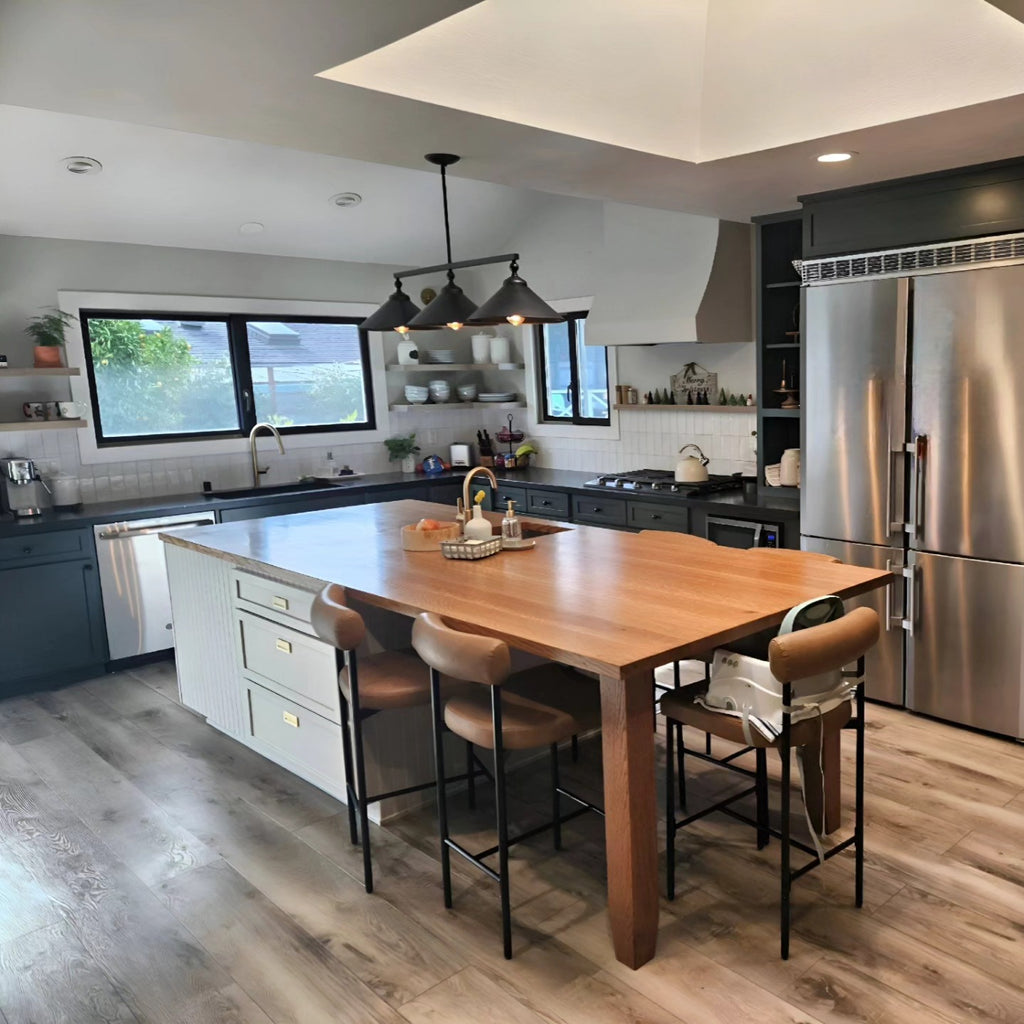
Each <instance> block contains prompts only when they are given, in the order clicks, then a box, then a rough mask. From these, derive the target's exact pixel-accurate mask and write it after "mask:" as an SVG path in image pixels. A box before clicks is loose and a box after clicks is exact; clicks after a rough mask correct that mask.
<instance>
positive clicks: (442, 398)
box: [427, 380, 452, 404]
mask: <svg viewBox="0 0 1024 1024" xmlns="http://www.w3.org/2000/svg"><path fill="white" fill-rule="evenodd" d="M427 387H428V388H429V391H430V397H431V399H432V400H433V401H434V402H437V403H438V404H440V403H442V402H447V401H448V399H449V398H451V397H452V388H451V385H450V384H449V383H448V381H446V380H432V381H429V382H428V384H427Z"/></svg>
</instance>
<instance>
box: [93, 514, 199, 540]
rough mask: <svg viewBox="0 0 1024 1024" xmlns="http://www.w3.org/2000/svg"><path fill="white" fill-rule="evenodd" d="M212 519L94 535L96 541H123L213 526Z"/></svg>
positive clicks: (104, 531) (103, 532) (105, 531)
mask: <svg viewBox="0 0 1024 1024" xmlns="http://www.w3.org/2000/svg"><path fill="white" fill-rule="evenodd" d="M214 523H215V520H213V519H193V520H192V521H191V522H188V523H167V524H166V525H165V526H140V527H138V528H137V529H134V530H103V531H102V532H101V533H97V534H96V539H97V540H124V539H126V538H129V537H145V536H146V535H147V534H153V533H165V532H166V531H168V530H190V529H192V528H193V527H196V526H213V525H214Z"/></svg>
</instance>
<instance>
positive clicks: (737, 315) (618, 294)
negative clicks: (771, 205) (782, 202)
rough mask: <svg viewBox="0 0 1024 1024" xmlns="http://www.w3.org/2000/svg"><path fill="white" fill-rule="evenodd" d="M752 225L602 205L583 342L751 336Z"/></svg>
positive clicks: (726, 339)
mask: <svg viewBox="0 0 1024 1024" xmlns="http://www.w3.org/2000/svg"><path fill="white" fill-rule="evenodd" d="M753 231H754V229H753V226H752V225H750V224H739V223H736V222H735V221H728V220H715V219H714V218H713V217H698V216H693V215H691V214H685V213H673V212H670V211H667V210H652V209H649V208H647V207H643V206H627V205H625V204H623V203H605V204H604V245H603V248H602V252H601V256H600V259H599V261H598V276H597V284H596V288H595V290H594V299H593V302H592V304H591V307H590V314H589V315H588V317H587V328H586V342H587V344H588V345H660V344H663V343H665V342H675V341H698V342H731V341H753V340H754V322H753V316H752V309H751V293H752V290H753V288H752V285H753V259H752V249H753Z"/></svg>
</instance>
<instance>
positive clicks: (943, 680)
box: [801, 265, 1024, 737]
mask: <svg viewBox="0 0 1024 1024" xmlns="http://www.w3.org/2000/svg"><path fill="white" fill-rule="evenodd" d="M804 299H805V307H804V312H805V319H804V324H805V328H804V329H805V332H806V347H805V365H804V382H803V392H802V399H803V406H804V418H803V419H804V438H803V441H802V445H803V454H802V461H803V467H802V486H801V533H802V534H803V538H802V546H803V547H804V548H805V549H807V550H812V551H823V552H827V553H829V554H834V555H836V556H837V557H839V558H841V559H842V560H843V561H846V562H851V563H853V564H856V565H866V566H876V567H889V568H891V569H892V570H893V571H895V572H897V573H898V580H897V582H896V583H895V584H893V585H891V586H890V587H888V588H886V590H885V591H883V592H875V593H873V594H872V595H869V596H867V597H865V598H862V599H861V600H862V601H863V602H864V603H866V604H871V605H873V606H874V607H876V608H877V610H878V612H879V615H881V616H882V618H883V622H884V632H883V635H882V641H881V642H880V644H879V646H878V648H877V650H876V651H875V652H873V654H872V656H871V657H870V658H869V659H868V665H867V669H868V674H867V678H866V684H867V693H868V695H869V696H871V697H874V698H877V699H880V700H885V701H889V702H891V703H894V704H901V703H904V701H905V703H906V705H907V707H909V708H911V709H913V710H915V711H920V712H923V713H925V714H929V715H934V716H936V717H938V718H943V719H947V720H949V721H952V722H958V723H961V724H964V725H970V726H975V727H977V728H981V729H988V730H991V731H993V732H998V733H1003V734H1005V735H1011V736H1017V737H1022V736H1024V726H1022V721H1021V717H1022V706H1021V705H1022V702H1021V686H1022V677H1024V266H1021V265H1013V266H995V267H987V268H984V269H971V270H955V271H946V272H936V273H930V274H929V273H922V274H918V275H915V276H912V277H886V278H877V279H870V278H868V279H864V280H855V281H848V282H844V283H840V284H821V285H811V286H810V287H808V288H806V289H805V295H804Z"/></svg>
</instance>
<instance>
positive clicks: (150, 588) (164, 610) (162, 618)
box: [93, 512, 216, 661]
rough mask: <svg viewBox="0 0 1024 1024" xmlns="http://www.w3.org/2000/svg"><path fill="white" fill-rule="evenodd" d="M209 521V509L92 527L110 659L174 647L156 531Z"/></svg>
mask: <svg viewBox="0 0 1024 1024" xmlns="http://www.w3.org/2000/svg"><path fill="white" fill-rule="evenodd" d="M214 522H216V519H215V518H214V515H213V513H202V512H200V513H193V514H191V515H178V516H164V517H162V518H160V519H133V520H131V521H129V522H124V523H106V524H104V525H102V526H95V527H93V534H94V536H95V538H96V560H97V563H98V565H99V570H100V589H101V590H102V592H103V614H104V616H105V617H106V621H107V644H108V646H109V648H110V660H111V661H120V660H121V659H122V658H134V657H138V656H139V655H141V654H152V653H155V652H157V651H164V650H168V649H170V648H171V647H173V646H174V632H173V630H174V627H173V625H172V623H171V595H170V592H169V590H168V587H167V563H166V562H165V561H164V544H163V541H162V540H160V536H159V535H160V534H161V533H163V532H166V531H167V530H184V529H191V528H193V527H196V526H209V525H211V524H212V523H214Z"/></svg>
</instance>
